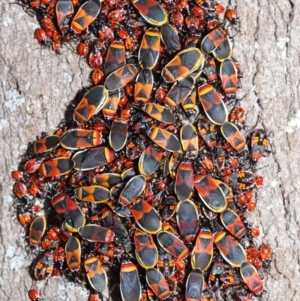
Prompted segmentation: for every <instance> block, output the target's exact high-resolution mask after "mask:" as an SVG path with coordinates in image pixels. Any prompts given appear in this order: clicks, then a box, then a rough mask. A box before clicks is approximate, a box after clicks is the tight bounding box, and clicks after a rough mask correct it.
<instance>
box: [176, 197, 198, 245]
mask: <svg viewBox="0 0 300 301" xmlns="http://www.w3.org/2000/svg"><path fill="white" fill-rule="evenodd" d="M176 213H177V225H178V229H179V232H180V235H181V236H182V237H183V241H184V242H185V243H190V242H193V241H194V240H195V237H196V235H197V234H198V231H199V224H200V223H199V217H198V209H197V207H196V205H195V204H194V203H193V202H192V201H190V200H184V201H180V202H179V203H178V205H177V208H176Z"/></svg>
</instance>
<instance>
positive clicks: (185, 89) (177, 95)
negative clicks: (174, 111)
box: [165, 76, 195, 108]
mask: <svg viewBox="0 0 300 301" xmlns="http://www.w3.org/2000/svg"><path fill="white" fill-rule="evenodd" d="M194 85H195V79H194V78H193V77H192V76H187V77H185V78H183V79H181V80H179V81H178V82H176V83H174V84H173V86H172V87H171V89H170V90H169V92H168V93H167V95H166V97H165V102H166V103H167V104H168V105H169V106H170V107H171V108H175V107H176V106H179V105H180V104H181V103H183V102H184V101H185V100H186V98H187V97H188V96H189V94H190V93H191V91H192V90H193V88H194Z"/></svg>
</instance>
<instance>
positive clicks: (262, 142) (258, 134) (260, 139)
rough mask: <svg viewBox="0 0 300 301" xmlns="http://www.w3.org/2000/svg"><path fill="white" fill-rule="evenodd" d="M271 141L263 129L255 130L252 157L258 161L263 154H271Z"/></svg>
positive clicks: (252, 139)
mask: <svg viewBox="0 0 300 301" xmlns="http://www.w3.org/2000/svg"><path fill="white" fill-rule="evenodd" d="M268 148H269V141H268V138H267V134H266V132H265V131H264V130H263V129H258V130H255V131H254V132H253V134H252V137H251V158H252V161H254V162H257V161H258V160H259V159H261V158H262V157H263V156H266V155H268V154H269V150H268Z"/></svg>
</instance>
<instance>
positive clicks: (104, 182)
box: [92, 173, 122, 188]
mask: <svg viewBox="0 0 300 301" xmlns="http://www.w3.org/2000/svg"><path fill="white" fill-rule="evenodd" d="M121 182H122V178H121V175H120V174H118V173H101V174H97V175H95V176H94V177H93V178H92V184H94V185H101V186H103V187H106V188H110V187H113V186H114V185H116V184H119V183H121Z"/></svg>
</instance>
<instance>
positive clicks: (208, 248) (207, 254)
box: [191, 229, 214, 273]
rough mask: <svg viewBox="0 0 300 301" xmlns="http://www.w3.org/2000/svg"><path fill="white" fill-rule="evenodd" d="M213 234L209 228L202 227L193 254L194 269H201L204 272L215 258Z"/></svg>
mask: <svg viewBox="0 0 300 301" xmlns="http://www.w3.org/2000/svg"><path fill="white" fill-rule="evenodd" d="M213 242H214V240H213V235H212V233H211V231H210V230H208V229H201V230H200V232H199V234H198V236H197V238H196V243H195V247H194V249H193V252H192V254H191V264H192V268H193V269H199V270H200V271H201V272H202V273H203V272H204V271H206V270H207V269H208V268H209V266H210V264H211V262H212V258H213Z"/></svg>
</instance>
